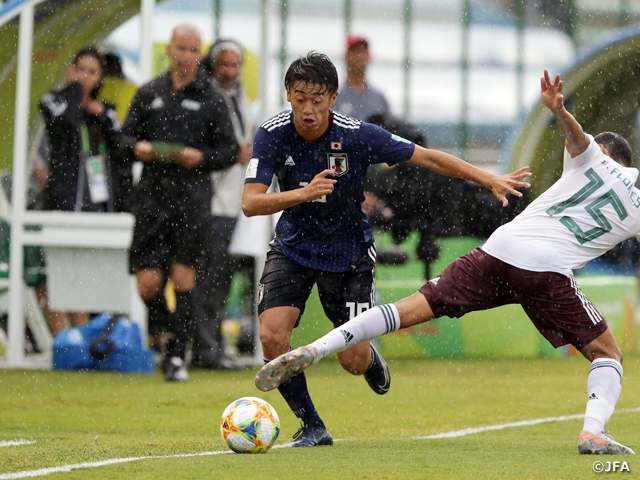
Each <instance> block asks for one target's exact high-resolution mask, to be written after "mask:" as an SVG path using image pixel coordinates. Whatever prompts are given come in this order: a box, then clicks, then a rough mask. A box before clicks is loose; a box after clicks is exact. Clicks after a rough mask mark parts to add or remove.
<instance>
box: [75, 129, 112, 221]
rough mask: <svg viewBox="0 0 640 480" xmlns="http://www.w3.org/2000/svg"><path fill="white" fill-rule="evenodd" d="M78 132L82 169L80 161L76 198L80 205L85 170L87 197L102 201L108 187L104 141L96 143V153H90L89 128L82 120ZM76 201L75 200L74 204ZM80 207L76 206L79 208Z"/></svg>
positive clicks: (94, 201)
mask: <svg viewBox="0 0 640 480" xmlns="http://www.w3.org/2000/svg"><path fill="white" fill-rule="evenodd" d="M80 134H81V140H82V157H83V161H84V167H85V168H84V169H83V168H82V163H83V162H81V165H80V175H79V178H78V198H79V199H80V206H81V205H82V190H83V189H82V188H81V185H84V174H83V173H84V171H85V170H86V174H87V180H88V184H89V197H90V198H91V202H93V203H102V202H106V201H107V200H109V189H108V188H107V173H106V172H107V169H106V151H107V149H106V146H105V143H104V141H101V142H100V144H99V145H98V155H91V143H90V141H89V129H88V128H87V125H86V124H85V123H84V122H82V124H81V125H80ZM77 205H78V202H77V201H76V206H77ZM81 209H82V208H79V209H78V208H76V210H81Z"/></svg>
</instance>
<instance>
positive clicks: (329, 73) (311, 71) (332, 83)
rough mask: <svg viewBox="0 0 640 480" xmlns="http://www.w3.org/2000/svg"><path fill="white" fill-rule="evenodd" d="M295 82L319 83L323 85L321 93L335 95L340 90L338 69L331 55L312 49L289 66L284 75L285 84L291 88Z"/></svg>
mask: <svg viewBox="0 0 640 480" xmlns="http://www.w3.org/2000/svg"><path fill="white" fill-rule="evenodd" d="M295 82H305V83H309V84H314V85H319V86H321V87H322V90H321V92H320V93H328V94H329V95H333V94H334V93H335V92H337V91H338V71H337V70H336V67H335V65H334V64H333V62H331V60H330V59H329V57H327V56H326V55H325V54H323V53H319V52H315V51H313V50H312V51H310V52H309V53H307V55H306V56H304V57H299V58H297V59H296V60H294V61H293V63H292V64H291V65H290V66H289V69H288V70H287V73H286V74H285V76H284V86H285V88H289V87H290V86H292V85H293V84H294V83H295Z"/></svg>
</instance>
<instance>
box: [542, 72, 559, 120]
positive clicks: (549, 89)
mask: <svg viewBox="0 0 640 480" xmlns="http://www.w3.org/2000/svg"><path fill="white" fill-rule="evenodd" d="M540 97H541V99H542V103H543V104H544V105H545V106H546V107H547V108H549V110H551V111H552V112H556V111H558V110H562V108H563V107H564V97H563V95H562V80H560V75H559V74H556V78H555V81H554V82H553V83H552V82H551V77H550V76H549V72H548V71H547V70H545V71H544V76H543V77H542V78H540Z"/></svg>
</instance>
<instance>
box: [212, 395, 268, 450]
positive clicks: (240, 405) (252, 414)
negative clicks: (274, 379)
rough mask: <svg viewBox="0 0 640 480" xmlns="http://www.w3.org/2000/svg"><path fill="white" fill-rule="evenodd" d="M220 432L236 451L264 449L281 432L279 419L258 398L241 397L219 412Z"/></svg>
mask: <svg viewBox="0 0 640 480" xmlns="http://www.w3.org/2000/svg"><path fill="white" fill-rule="evenodd" d="M220 433H221V434H222V438H223V439H224V441H225V442H227V445H229V448H230V449H231V450H233V451H234V452H236V453H264V452H266V451H267V450H269V449H270V448H271V447H272V446H273V444H274V443H276V440H277V439H278V435H280V419H279V418H278V414H277V413H276V411H275V409H274V408H273V407H272V406H271V405H270V404H269V403H267V402H265V401H264V400H262V399H261V398H257V397H242V398H239V399H238V400H236V401H234V402H232V403H231V404H230V405H229V406H228V407H227V408H225V409H224V412H222V418H220Z"/></svg>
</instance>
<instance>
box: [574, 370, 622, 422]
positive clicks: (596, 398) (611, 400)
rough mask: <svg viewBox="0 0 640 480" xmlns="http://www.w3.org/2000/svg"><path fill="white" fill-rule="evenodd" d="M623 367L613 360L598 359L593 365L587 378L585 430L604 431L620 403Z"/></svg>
mask: <svg viewBox="0 0 640 480" xmlns="http://www.w3.org/2000/svg"><path fill="white" fill-rule="evenodd" d="M621 381H622V365H620V363H619V362H617V361H616V360H613V359H611V358H596V359H595V360H594V361H593V363H591V369H590V370H589V377H588V378H587V395H588V396H589V398H588V399H587V411H586V412H585V414H584V426H583V428H582V429H583V430H587V431H589V432H591V433H600V432H602V431H604V426H605V425H606V423H607V422H608V421H609V418H611V415H612V414H613V410H614V408H615V407H616V403H617V402H618V397H619V396H620V390H622V386H621V385H620V382H621Z"/></svg>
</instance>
